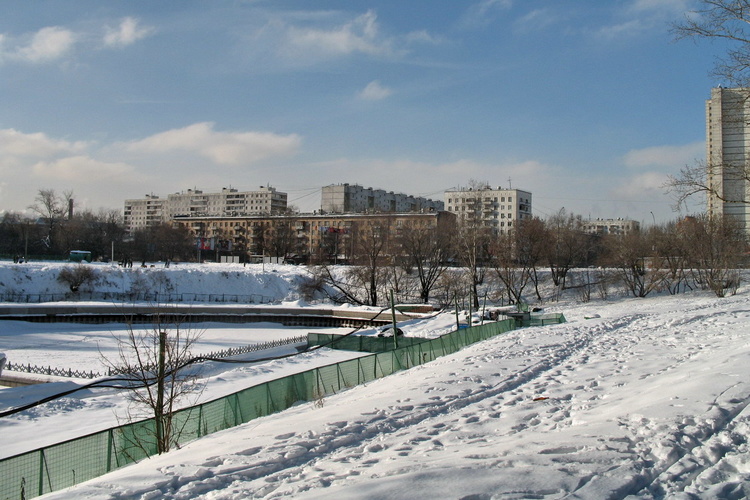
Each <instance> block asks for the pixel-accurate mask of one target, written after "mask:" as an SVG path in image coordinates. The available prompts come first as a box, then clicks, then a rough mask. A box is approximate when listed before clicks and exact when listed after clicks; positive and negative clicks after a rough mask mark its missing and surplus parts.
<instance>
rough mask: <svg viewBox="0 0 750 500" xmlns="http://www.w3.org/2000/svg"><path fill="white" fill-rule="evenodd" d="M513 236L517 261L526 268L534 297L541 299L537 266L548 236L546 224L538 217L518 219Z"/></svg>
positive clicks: (540, 260) (541, 258)
mask: <svg viewBox="0 0 750 500" xmlns="http://www.w3.org/2000/svg"><path fill="white" fill-rule="evenodd" d="M515 236H516V245H517V252H518V260H519V263H520V264H521V265H523V266H524V267H526V268H527V269H528V272H529V279H530V280H531V282H532V283H533V284H534V293H535V294H536V298H537V299H539V300H542V294H541V293H540V291H539V281H540V279H539V273H538V268H539V265H540V264H541V262H542V260H543V257H544V249H545V245H546V242H547V240H548V237H549V235H548V233H547V227H546V224H545V222H544V221H543V220H541V219H539V218H538V217H533V218H531V219H523V220H520V221H518V223H517V224H516V229H515Z"/></svg>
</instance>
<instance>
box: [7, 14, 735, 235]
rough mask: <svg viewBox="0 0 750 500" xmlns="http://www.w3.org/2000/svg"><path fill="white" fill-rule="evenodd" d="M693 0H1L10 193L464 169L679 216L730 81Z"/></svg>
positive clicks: (85, 198)
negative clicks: (685, 33)
mask: <svg viewBox="0 0 750 500" xmlns="http://www.w3.org/2000/svg"><path fill="white" fill-rule="evenodd" d="M696 5H697V4H696V3H695V1H693V0H615V1H605V2H603V1H601V0H556V1H551V0H547V1H541V0H540V1H536V0H476V1H465V2H458V1H452V0H429V1H427V0H423V1H411V2H403V1H390V0H383V1H370V2H365V1H359V0H346V1H326V0H318V1H316V2H309V1H301V0H299V1H293V0H274V1H270V0H269V1H262V0H258V1H251V0H248V1H241V0H234V1H230V0H214V1H181V2H153V1H118V0H112V1H107V2H101V1H94V0H77V1H75V2H59V1H28V0H25V1H23V0H3V2H2V3H0V111H1V112H0V173H2V176H1V177H0V210H4V211H23V210H25V209H26V208H27V207H28V206H29V205H31V204H32V203H33V202H34V198H35V196H36V194H37V192H38V190H39V189H48V188H53V189H55V190H56V191H58V192H63V191H68V190H72V191H73V193H74V197H75V199H76V203H77V205H78V206H79V208H84V207H85V208H89V209H92V210H95V211H96V210H98V209H99V208H116V209H122V206H123V202H124V200H125V199H127V198H141V197H143V196H144V195H145V194H147V193H153V194H157V195H161V196H166V195H167V194H169V193H173V192H179V191H184V190H187V189H191V188H198V189H203V190H204V191H215V190H220V189H221V188H222V187H230V186H231V187H234V188H237V189H239V190H241V191H244V190H252V189H255V188H257V187H258V186H261V185H271V186H273V187H276V188H277V189H279V190H280V191H285V192H287V193H288V194H289V200H290V203H291V204H294V205H297V206H298V207H300V208H301V209H303V210H313V209H315V208H318V207H319V205H320V194H319V193H320V188H321V187H322V186H325V185H328V184H334V183H344V182H348V183H351V184H361V185H363V186H365V187H374V188H381V189H386V190H389V191H396V192H404V193H408V194H414V195H422V196H428V197H433V198H438V199H442V192H443V191H444V190H445V189H448V188H453V187H457V186H467V185H468V184H469V183H470V181H471V180H476V181H485V182H489V183H490V184H491V185H493V186H502V187H508V186H511V187H513V188H520V189H525V190H528V191H531V192H532V193H533V208H534V213H535V215H538V216H540V217H546V216H548V215H550V214H552V213H554V212H556V211H557V210H559V209H560V208H563V207H564V208H565V209H566V211H569V212H574V213H578V214H581V215H583V216H584V217H592V218H597V217H606V218H609V217H627V218H632V219H635V220H639V221H642V222H644V223H650V222H652V221H653V220H657V221H664V220H669V219H672V218H674V217H676V216H677V215H678V214H677V213H676V212H673V211H672V208H671V205H672V199H671V198H670V196H669V195H666V194H665V193H664V189H663V188H662V185H663V183H664V182H665V180H666V176H667V175H668V174H676V173H678V172H679V169H680V168H681V167H683V166H684V165H692V164H694V163H695V162H696V161H697V160H700V159H702V158H704V156H705V148H704V141H705V118H704V114H705V108H704V101H705V100H706V99H707V98H708V97H709V95H710V89H711V87H713V86H716V85H719V84H721V83H723V82H719V81H716V80H714V79H713V78H712V77H711V75H710V73H711V70H712V68H713V66H714V61H715V58H716V57H717V56H721V55H722V54H723V53H724V51H725V50H726V48H725V47H724V46H722V45H721V44H718V43H708V42H698V43H695V42H693V41H680V42H675V41H674V40H673V36H672V35H671V34H670V32H669V23H671V22H674V21H678V20H680V19H682V18H683V17H684V16H685V15H686V14H687V13H688V12H689V11H690V10H691V9H694V8H695V7H696ZM697 201H701V200H697ZM696 209H701V207H700V204H698V205H696V206H695V207H688V211H692V210H696ZM684 212H685V210H683V213H684ZM652 214H653V217H652Z"/></svg>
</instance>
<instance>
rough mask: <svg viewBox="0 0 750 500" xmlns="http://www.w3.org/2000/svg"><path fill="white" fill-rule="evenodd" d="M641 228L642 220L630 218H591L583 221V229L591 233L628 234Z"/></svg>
mask: <svg viewBox="0 0 750 500" xmlns="http://www.w3.org/2000/svg"><path fill="white" fill-rule="evenodd" d="M640 228H641V224H640V222H638V221H634V220H630V219H595V220H594V219H590V220H587V221H584V223H583V231H584V232H586V233H589V234H616V235H626V234H629V233H632V232H633V231H638V230H640Z"/></svg>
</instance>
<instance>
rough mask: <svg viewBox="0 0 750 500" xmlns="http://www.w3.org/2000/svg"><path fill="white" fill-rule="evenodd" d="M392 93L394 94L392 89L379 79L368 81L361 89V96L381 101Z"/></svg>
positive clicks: (361, 97)
mask: <svg viewBox="0 0 750 500" xmlns="http://www.w3.org/2000/svg"><path fill="white" fill-rule="evenodd" d="M391 94H393V91H392V90H391V89H389V88H388V87H383V86H382V85H381V84H380V82H379V81H377V80H374V81H372V82H370V83H368V84H367V86H366V87H365V88H364V89H362V91H360V93H359V97H360V99H364V100H366V101H379V100H381V99H385V98H386V97H389V96H390V95H391Z"/></svg>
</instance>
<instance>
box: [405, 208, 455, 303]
mask: <svg viewBox="0 0 750 500" xmlns="http://www.w3.org/2000/svg"><path fill="white" fill-rule="evenodd" d="M438 224H439V225H438V227H427V226H417V225H407V226H405V227H404V228H402V230H401V232H400V234H399V243H400V244H401V251H402V252H403V254H404V259H403V261H402V266H403V267H404V268H406V269H409V270H414V271H415V273H416V277H417V279H418V280H419V297H420V299H421V300H422V302H424V303H425V304H427V303H428V302H429V300H430V293H431V292H432V289H433V288H434V287H435V285H436V284H437V282H438V280H439V279H440V277H441V276H442V275H443V273H444V272H445V270H446V268H447V267H448V265H449V262H450V258H451V257H452V255H453V252H452V249H451V234H452V233H453V229H454V227H453V226H454V225H453V224H448V223H442V224H441V223H440V222H439V223H438Z"/></svg>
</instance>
